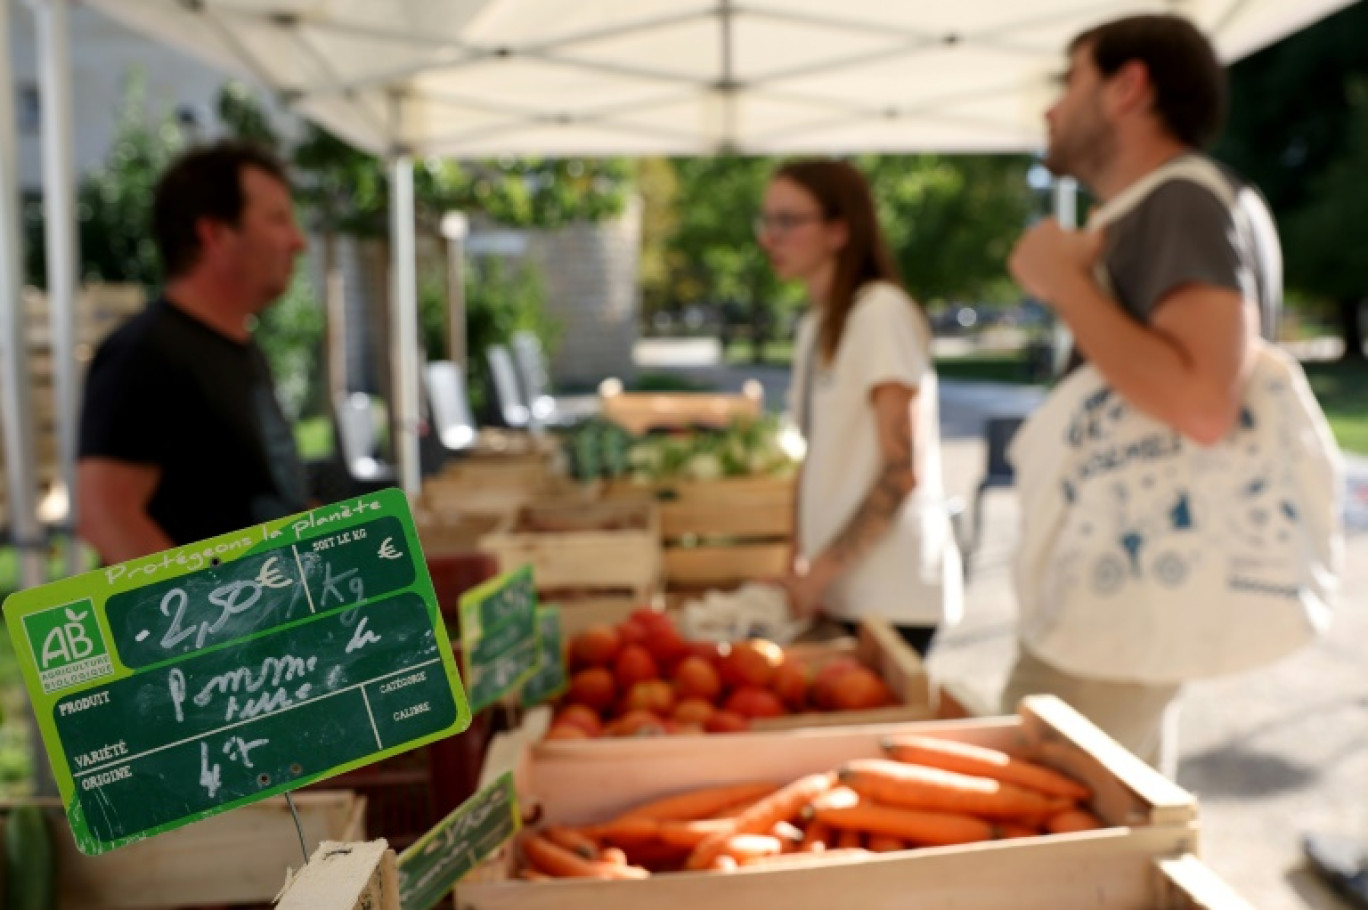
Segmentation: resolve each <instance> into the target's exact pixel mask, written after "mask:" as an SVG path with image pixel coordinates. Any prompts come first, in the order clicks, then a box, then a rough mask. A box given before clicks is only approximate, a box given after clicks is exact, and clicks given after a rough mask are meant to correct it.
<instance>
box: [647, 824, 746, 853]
mask: <svg viewBox="0 0 1368 910" xmlns="http://www.w3.org/2000/svg"><path fill="white" fill-rule="evenodd" d="M731 830H732V822H731V820H730V819H726V818H703V819H699V820H698V821H688V822H684V821H663V822H661V823H660V833H659V837H660V841H661V842H662V843H666V844H670V845H672V846H675V847H687V848H689V849H691V850H692V849H693V848H694V847H697V846H698V845H699V844H701V843H703V841H705V840H707V838H708V835H710V834H718V833H723V834H730V833H731Z"/></svg>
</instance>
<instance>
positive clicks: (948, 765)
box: [882, 734, 1092, 802]
mask: <svg viewBox="0 0 1368 910" xmlns="http://www.w3.org/2000/svg"><path fill="white" fill-rule="evenodd" d="M882 745H883V748H884V751H885V752H887V753H888V755H889V757H890V758H894V759H896V760H898V761H901V762H913V763H916V764H920V765H930V766H931V767H933V768H940V769H941V770H944V771H958V772H959V773H961V774H977V775H979V776H981V777H991V778H994V779H995V780H1000V781H1003V782H1004V783H1009V784H1017V785H1019V786H1022V787H1028V788H1030V789H1032V790H1038V791H1039V792H1041V793H1044V794H1046V795H1048V796H1063V797H1067V798H1068V799H1073V800H1078V801H1080V802H1082V801H1084V800H1087V799H1090V798H1091V797H1092V791H1090V790H1089V789H1088V788H1087V787H1085V786H1084V785H1083V784H1080V783H1079V782H1078V781H1076V780H1074V779H1073V778H1071V777H1065V776H1064V775H1063V774H1060V773H1059V772H1058V771H1055V770H1054V769H1052V768H1047V767H1045V766H1044V765H1041V764H1037V763H1036V762H1033V761H1029V760H1027V759H1024V758H1017V757H1016V756H1013V755H1009V754H1008V753H1006V752H1002V751H1000V750H998V749H990V748H987V747H986V746H975V745H973V744H971V743H961V742H955V741H953V740H948V739H937V738H936V737H934V736H917V735H915V734H909V735H903V736H889V737H886V738H885V739H884V740H883V743H882Z"/></svg>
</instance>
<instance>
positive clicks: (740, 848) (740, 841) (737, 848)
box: [722, 834, 784, 863]
mask: <svg viewBox="0 0 1368 910" xmlns="http://www.w3.org/2000/svg"><path fill="white" fill-rule="evenodd" d="M783 852H784V845H783V844H781V843H780V842H779V838H777V837H771V836H770V835H768V834H733V835H732V836H731V837H728V838H727V839H726V841H725V842H724V843H723V845H722V853H723V855H725V856H730V857H731V858H732V859H734V860H736V861H737V862H738V863H745V862H747V861H749V860H752V859H758V858H759V857H762V856H778V855H779V854H780V853H783Z"/></svg>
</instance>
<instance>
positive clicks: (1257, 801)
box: [691, 368, 1368, 910]
mask: <svg viewBox="0 0 1368 910" xmlns="http://www.w3.org/2000/svg"><path fill="white" fill-rule="evenodd" d="M691 372H692V373H693V375H695V376H696V378H698V379H702V380H707V381H712V382H715V383H717V384H718V386H719V387H720V388H739V387H740V383H741V382H742V381H743V380H744V378H746V377H747V376H750V375H754V376H755V377H756V378H759V379H760V380H761V381H762V382H763V383H764V384H765V386H766V399H767V401H768V402H770V403H771V404H774V403H779V402H783V400H784V389H785V388H786V386H787V374H786V371H783V370H745V369H733V370H728V369H722V368H710V369H700V370H696V371H691ZM1039 395H1040V392H1039V391H1038V390H1034V389H1028V388H1020V387H1008V386H992V385H981V384H962V383H946V384H944V386H943V388H942V396H941V399H942V401H941V415H942V423H943V434H944V437H945V442H944V445H945V449H946V452H945V456H946V457H945V464H946V466H947V477H946V482H947V487H948V488H949V490H950V491H951V492H952V493H955V492H957V493H959V494H960V495H962V496H964V497H965V498H966V501H968V500H971V499H972V493H973V490H974V488H975V487H976V486H977V483H978V481H979V479H980V478H981V476H982V474H983V465H984V463H985V452H984V446H983V443H982V441H981V432H982V425H983V420H984V419H985V418H986V417H988V416H990V415H995V414H1002V415H1006V414H1019V413H1024V412H1025V411H1028V410H1029V409H1030V407H1031V406H1032V405H1033V404H1034V402H1035V401H1037V400H1039ZM1350 472H1351V478H1352V479H1353V481H1354V483H1353V484H1352V485H1351V495H1350V501H1351V507H1352V509H1353V512H1352V514H1351V516H1350V522H1351V528H1350V533H1349V537H1348V540H1347V553H1346V555H1347V560H1346V564H1347V572H1346V577H1345V584H1344V587H1343V596H1342V598H1341V601H1340V604H1339V606H1338V610H1337V614H1336V622H1335V625H1334V627H1333V628H1332V630H1331V632H1330V634H1329V635H1327V636H1326V637H1325V638H1324V639H1323V640H1322V641H1320V642H1319V643H1317V644H1316V645H1315V646H1313V647H1311V648H1309V649H1307V650H1306V651H1304V652H1302V653H1300V654H1297V655H1295V656H1293V657H1290V658H1287V659H1286V660H1284V661H1282V662H1281V663H1279V664H1276V665H1274V666H1272V667H1269V668H1267V669H1264V670H1260V671H1257V672H1253V673H1249V674H1245V675H1242V676H1238V677H1230V678H1226V679H1221V680H1216V681H1210V682H1202V683H1197V684H1194V685H1192V686H1191V687H1190V689H1189V691H1188V692H1187V693H1186V697H1185V701H1184V710H1183V718H1182V729H1181V762H1180V766H1179V770H1178V783H1179V784H1181V785H1182V786H1184V787H1186V788H1187V789H1189V790H1191V791H1193V792H1194V793H1195V794H1196V795H1197V796H1198V798H1199V799H1200V802H1201V818H1202V827H1203V836H1202V855H1203V857H1204V859H1205V860H1206V861H1207V862H1208V863H1209V864H1210V865H1211V866H1212V867H1213V868H1214V869H1215V870H1216V871H1217V872H1218V873H1219V874H1220V875H1221V876H1222V877H1224V878H1225V879H1226V881H1228V882H1229V883H1230V884H1231V885H1232V886H1234V887H1235V888H1236V889H1237V890H1238V891H1239V892H1240V893H1241V894H1243V895H1244V896H1245V897H1246V898H1247V899H1248V900H1249V901H1251V902H1252V903H1253V904H1254V905H1255V906H1257V907H1260V908H1262V910H1304V908H1315V910H1337V908H1342V907H1343V906H1344V905H1343V904H1341V903H1339V902H1338V901H1337V899H1336V898H1335V897H1334V896H1333V895H1332V894H1331V893H1330V892H1329V891H1328V890H1327V889H1325V888H1324V887H1322V886H1321V885H1320V883H1319V882H1318V881H1317V880H1315V879H1314V878H1312V877H1311V876H1310V875H1309V874H1308V873H1307V872H1306V870H1305V865H1304V863H1303V861H1302V858H1301V852H1300V844H1299V838H1300V835H1301V833H1302V832H1304V831H1307V830H1312V829H1314V830H1323V831H1333V832H1336V833H1343V834H1350V835H1355V836H1358V837H1361V838H1362V839H1363V840H1364V842H1365V844H1368V459H1351V464H1350ZM1018 521H1019V513H1018V510H1017V502H1016V498H1015V496H1014V494H1013V493H1012V492H1011V491H1010V490H992V491H989V492H988V494H987V496H986V498H985V500H984V528H983V538H982V542H981V544H980V546H979V549H978V551H977V552H976V553H975V554H974V556H973V562H972V576H971V579H970V584H969V587H968V592H967V600H968V603H967V609H966V619H965V621H964V623H963V624H961V625H960V626H959V627H958V628H956V629H954V630H951V631H949V632H947V633H945V634H944V635H943V636H942V638H941V640H940V641H939V642H938V643H937V645H936V647H935V649H934V650H933V652H932V654H931V657H930V666H931V669H932V671H933V672H934V673H936V674H939V675H941V676H942V677H943V678H953V679H956V680H959V681H960V682H961V683H962V684H964V685H966V686H967V687H969V688H970V689H971V690H973V691H974V692H975V693H977V694H978V695H980V696H981V697H983V698H985V699H996V696H997V693H998V691H999V690H1000V689H1001V686H1002V682H1003V679H1004V677H1005V675H1006V672H1007V668H1008V664H1009V661H1010V660H1011V657H1012V652H1013V632H1014V625H1015V610H1014V606H1013V601H1012V595H1011V589H1010V586H1009V579H1008V567H1009V560H1010V557H1011V553H1012V551H1013V547H1014V545H1015V541H1016V532H1017V527H1018Z"/></svg>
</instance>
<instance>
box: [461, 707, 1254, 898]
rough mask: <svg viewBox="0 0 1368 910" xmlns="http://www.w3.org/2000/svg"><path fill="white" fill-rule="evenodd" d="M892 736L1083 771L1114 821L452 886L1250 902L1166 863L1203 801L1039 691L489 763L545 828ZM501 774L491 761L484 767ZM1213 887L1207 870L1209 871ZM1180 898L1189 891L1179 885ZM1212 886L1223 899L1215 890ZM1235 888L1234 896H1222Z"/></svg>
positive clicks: (471, 889)
mask: <svg viewBox="0 0 1368 910" xmlns="http://www.w3.org/2000/svg"><path fill="white" fill-rule="evenodd" d="M892 731H897V732H916V733H921V734H924V735H931V736H938V737H944V738H947V739H953V740H958V741H962V742H969V743H975V744H979V745H984V746H990V747H993V748H998V749H1003V750H1005V751H1008V752H1011V753H1013V754H1017V755H1023V756H1030V757H1032V758H1034V759H1035V760H1037V761H1041V762H1043V763H1045V764H1047V765H1050V766H1052V767H1055V768H1058V769H1059V770H1061V771H1063V772H1065V773H1067V774H1069V775H1070V776H1072V777H1074V778H1076V779H1078V780H1081V781H1083V782H1084V783H1086V784H1087V785H1088V786H1089V787H1090V788H1091V789H1092V791H1093V794H1094V798H1093V801H1092V803H1091V808H1092V809H1093V811H1094V812H1096V813H1097V815H1098V816H1099V817H1101V818H1102V819H1103V821H1104V822H1106V823H1107V824H1108V825H1110V826H1112V827H1108V828H1106V829H1103V830H1099V831H1089V832H1082V833H1078V834H1066V835H1051V836H1040V837H1029V838H1020V839H1014V840H1006V841H994V842H989V843H984V844H972V845H966V846H959V847H939V848H923V849H919V850H908V851H902V852H899V853H890V854H880V855H870V856H868V857H856V858H851V859H843V860H822V859H815V860H814V861H813V863H812V864H811V865H807V866H802V867H796V868H795V867H793V866H788V867H785V868H771V869H765V868H756V869H750V870H743V871H740V872H735V873H729V874H716V873H675V874H662V875H656V876H653V877H651V878H649V879H646V880H641V881H625V882H624V881H615V882H600V881H552V882H537V883H530V882H519V881H510V880H507V879H508V876H509V874H510V873H511V871H512V857H511V851H505V855H503V856H502V857H498V858H496V859H495V860H494V861H493V862H491V863H490V864H487V865H486V866H485V867H484V868H483V869H482V870H481V871H480V875H479V880H468V881H467V882H466V883H463V884H462V885H461V886H460V888H459V889H458V892H457V906H458V907H459V908H462V910H504V908H513V907H517V908H519V910H543V908H545V910H551V908H556V910H577V908H581V907H584V908H591V907H592V908H593V910H615V908H619V907H621V908H627V907H644V906H651V907H658V908H665V910H670V908H674V907H679V908H684V907H693V906H707V907H709V908H710V910H730V908H738V910H742V908H744V910H750V908H752V907H758V906H766V907H768V906H782V907H785V908H786V910H808V908H812V910H817V908H829V907H832V906H842V905H845V904H847V903H848V904H849V905H850V906H858V907H861V908H883V907H887V908H894V907H899V908H900V907H907V906H916V907H918V908H921V910H951V908H974V910H1009V908H1010V910H1047V908H1048V910H1071V908H1078V910H1082V908H1090V910H1096V908H1101V910H1156V908H1160V910H1167V908H1175V910H1176V908H1184V910H1187V908H1198V907H1207V908H1209V910H1217V908H1219V910H1237V908H1239V910H1244V907H1245V905H1243V904H1242V903H1240V902H1239V901H1238V899H1236V898H1233V897H1229V896H1228V895H1226V894H1219V893H1217V889H1215V888H1209V889H1207V894H1206V896H1205V897H1204V896H1203V895H1202V894H1201V889H1200V887H1199V886H1200V884H1202V883H1200V882H1197V880H1198V879H1199V878H1201V877H1200V876H1198V875H1196V874H1186V873H1189V872H1190V871H1191V870H1190V864H1177V865H1160V864H1159V863H1158V862H1157V861H1159V860H1163V859H1168V858H1169V857H1175V856H1182V855H1184V854H1191V853H1193V852H1195V851H1196V849H1197V804H1196V800H1195V799H1194V798H1193V796H1192V795H1191V794H1189V793H1188V792H1187V791H1185V790H1183V789H1181V788H1180V787H1178V786H1177V785H1176V784H1174V783H1172V782H1171V781H1169V780H1167V779H1166V778H1164V777H1163V776H1162V775H1160V774H1159V773H1158V772H1157V771H1155V770H1153V769H1152V768H1150V767H1149V766H1148V765H1146V764H1145V763H1144V762H1142V761H1140V760H1139V759H1138V758H1136V757H1135V756H1134V755H1131V754H1130V753H1129V752H1127V751H1126V750H1125V749H1123V748H1121V747H1120V746H1119V745H1117V744H1116V743H1115V742H1114V741H1113V740H1111V739H1110V738H1109V737H1107V736H1106V735H1105V734H1103V733H1102V732H1101V731H1100V730H1098V729H1097V728H1096V727H1095V726H1093V725H1092V724H1091V723H1089V722H1088V721H1087V720H1086V719H1084V718H1083V717H1082V715H1080V714H1078V713H1077V712H1076V711H1074V710H1073V709H1072V708H1070V707H1068V706H1067V705H1066V704H1064V703H1063V702H1062V701H1060V700H1059V699H1056V698H1052V697H1049V696H1035V697H1031V698H1028V699H1025V700H1024V701H1023V702H1022V705H1021V708H1020V712H1019V713H1018V714H1017V715H1015V716H1009V717H996V718H986V719H981V720H968V721H931V722H923V723H913V724H907V725H904V726H899V727H896V728H890V727H888V726H886V725H879V726H868V727H837V728H821V729H812V730H794V731H786V732H765V733H743V734H732V735H728V736H719V737H709V738H703V737H676V738H669V737H662V738H654V739H653V738H644V739H621V740H607V741H591V742H575V741H556V742H543V743H538V744H536V745H531V746H524V747H523V748H521V749H519V750H516V751H514V752H510V750H508V749H491V751H490V753H489V754H490V760H491V762H493V761H502V762H508V761H509V760H510V756H515V762H516V763H515V764H514V766H513V768H514V773H515V779H516V781H517V785H518V791H519V798H520V802H521V805H522V807H523V809H524V811H525V812H527V811H532V812H534V813H536V814H537V815H538V817H539V820H540V821H541V822H544V823H547V824H559V823H563V824H569V825H583V824H592V823H594V822H598V821H602V820H604V819H606V818H610V817H612V816H615V815H617V814H619V813H621V812H624V811H626V810H627V809H629V808H631V807H632V806H634V805H637V804H639V803H641V802H645V801H647V800H650V799H656V798H659V797H663V796H667V795H669V794H671V793H676V792H681V791H685V790H689V789H693V788H698V787H705V786H711V785H721V784H729V783H742V782H746V781H755V780H769V781H776V782H783V781H789V780H794V779H796V778H798V777H801V776H802V775H805V774H811V773H815V772H820V771H826V770H830V769H832V768H834V767H837V766H839V765H840V764H842V763H843V762H845V761H848V760H850V759H853V758H873V757H878V756H881V755H882V754H883V753H882V750H881V749H880V747H879V741H880V740H881V739H882V738H883V737H884V736H886V735H888V734H889V733H890V732H892ZM499 770H500V769H499V768H495V767H490V766H487V767H486V772H485V773H486V776H490V775H493V774H495V773H497V772H498V771H499ZM1205 884H1208V885H1209V884H1210V879H1209V878H1208V879H1207V880H1206V881H1205ZM1184 892H1187V894H1186V895H1184ZM1213 895H1214V896H1213ZM1227 898H1228V899H1227Z"/></svg>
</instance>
